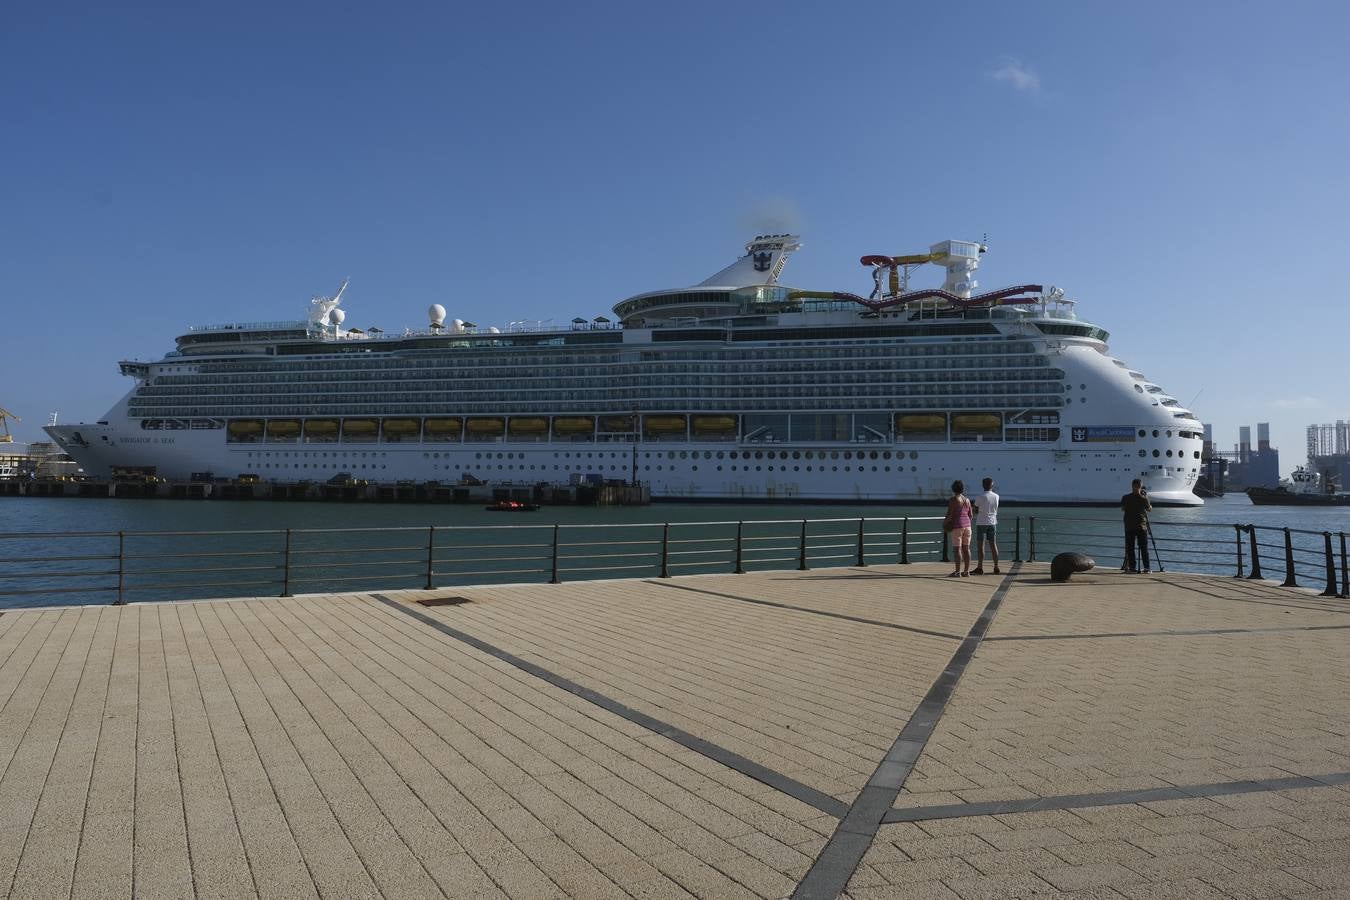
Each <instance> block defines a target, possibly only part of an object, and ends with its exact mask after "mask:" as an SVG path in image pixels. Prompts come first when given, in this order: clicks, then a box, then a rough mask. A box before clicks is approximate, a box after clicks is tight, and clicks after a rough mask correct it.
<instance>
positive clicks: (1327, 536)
mask: <svg viewBox="0 0 1350 900" xmlns="http://www.w3.org/2000/svg"><path fill="white" fill-rule="evenodd" d="M1322 540H1323V541H1324V542H1325V544H1326V554H1327V587H1326V590H1324V591H1322V596H1323V597H1335V596H1336V594H1337V590H1336V554H1335V553H1333V552H1332V550H1331V532H1330V531H1324V532H1322Z"/></svg>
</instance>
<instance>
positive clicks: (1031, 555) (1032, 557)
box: [1027, 516, 1036, 562]
mask: <svg viewBox="0 0 1350 900" xmlns="http://www.w3.org/2000/svg"><path fill="white" fill-rule="evenodd" d="M1030 518H1031V521H1030V522H1028V523H1027V526H1028V528H1029V529H1030V533H1029V534H1028V535H1027V543H1028V544H1029V545H1030V551H1029V552H1028V553H1027V562H1035V561H1036V517H1035V516H1031V517H1030Z"/></svg>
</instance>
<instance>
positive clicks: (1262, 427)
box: [1196, 422, 1280, 496]
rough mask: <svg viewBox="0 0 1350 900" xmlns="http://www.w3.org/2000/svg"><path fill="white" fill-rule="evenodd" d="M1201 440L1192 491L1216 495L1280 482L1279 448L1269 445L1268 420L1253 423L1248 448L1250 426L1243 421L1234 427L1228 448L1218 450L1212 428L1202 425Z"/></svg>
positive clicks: (1272, 485)
mask: <svg viewBox="0 0 1350 900" xmlns="http://www.w3.org/2000/svg"><path fill="white" fill-rule="evenodd" d="M1204 429H1205V430H1204V444H1203V447H1202V450H1201V460H1202V462H1203V466H1202V469H1201V475H1202V477H1201V481H1200V485H1199V486H1198V487H1197V489H1196V493H1199V494H1201V496H1206V495H1211V496H1217V495H1220V494H1223V493H1224V492H1225V491H1241V490H1244V489H1246V488H1249V487H1270V488H1273V487H1278V486H1279V484H1280V451H1279V450H1277V449H1275V448H1274V447H1272V446H1270V423H1269V422H1258V423H1256V447H1255V449H1253V448H1252V429H1251V426H1250V425H1243V426H1242V427H1240V428H1239V429H1238V442H1237V444H1236V445H1235V446H1234V447H1233V449H1232V450H1220V449H1219V448H1218V446H1217V445H1216V444H1215V443H1214V428H1213V426H1212V425H1205V426H1204Z"/></svg>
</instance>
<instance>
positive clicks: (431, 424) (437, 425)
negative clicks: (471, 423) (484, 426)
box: [426, 419, 464, 438]
mask: <svg viewBox="0 0 1350 900" xmlns="http://www.w3.org/2000/svg"><path fill="white" fill-rule="evenodd" d="M463 427H464V423H463V422H461V421H460V420H459V419H427V420H426V432H427V437H429V438H447V437H455V436H456V435H458V434H459V432H460V429H461V428H463Z"/></svg>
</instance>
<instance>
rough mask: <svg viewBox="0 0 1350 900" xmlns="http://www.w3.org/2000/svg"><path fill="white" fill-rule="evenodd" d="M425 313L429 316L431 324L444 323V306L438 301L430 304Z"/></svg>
mask: <svg viewBox="0 0 1350 900" xmlns="http://www.w3.org/2000/svg"><path fill="white" fill-rule="evenodd" d="M427 315H428V316H430V317H431V324H432V325H444V324H445V307H444V306H441V305H440V304H439V303H433V304H431V306H430V307H429V308H428V309H427Z"/></svg>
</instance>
